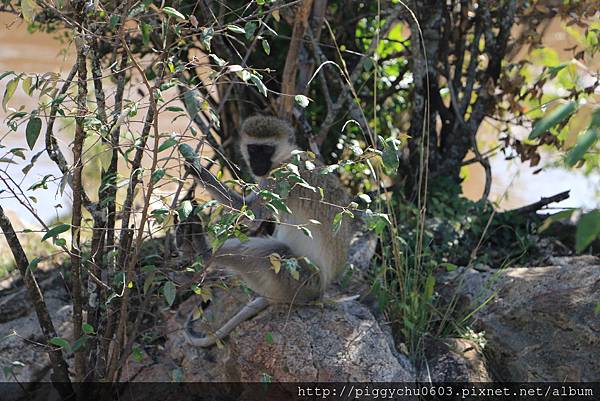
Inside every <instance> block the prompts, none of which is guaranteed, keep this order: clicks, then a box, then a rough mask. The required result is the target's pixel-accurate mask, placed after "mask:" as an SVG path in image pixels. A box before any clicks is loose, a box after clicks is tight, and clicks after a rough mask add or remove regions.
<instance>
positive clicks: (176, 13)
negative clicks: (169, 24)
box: [163, 7, 186, 20]
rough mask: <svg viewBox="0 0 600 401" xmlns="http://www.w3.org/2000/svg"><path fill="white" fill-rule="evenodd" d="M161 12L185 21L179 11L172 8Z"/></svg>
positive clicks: (165, 8)
mask: <svg viewBox="0 0 600 401" xmlns="http://www.w3.org/2000/svg"><path fill="white" fill-rule="evenodd" d="M163 11H164V13H165V14H167V15H170V16H171V17H175V18H178V19H180V20H185V19H186V18H185V16H184V15H183V14H182V13H180V12H179V11H177V10H175V9H174V8H173V7H164V8H163Z"/></svg>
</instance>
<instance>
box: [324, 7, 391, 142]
mask: <svg viewBox="0 0 600 401" xmlns="http://www.w3.org/2000/svg"><path fill="white" fill-rule="evenodd" d="M399 13H400V7H398V8H397V10H395V12H394V13H392V15H390V17H389V19H388V20H387V21H386V23H385V24H384V26H383V28H382V29H381V32H380V36H383V37H385V36H387V33H388V32H389V30H390V29H391V28H392V26H393V23H394V22H395V20H396V16H397V15H398V14H399ZM325 22H326V23H327V20H325ZM376 48H377V44H376V41H373V42H371V44H370V45H369V48H368V49H367V52H366V54H372V53H373V52H374V51H375V50H376ZM338 49H339V48H338ZM321 53H322V52H321ZM338 54H339V53H338ZM367 60H369V58H368V57H363V58H362V59H361V60H360V61H359V62H358V64H357V65H356V66H355V67H354V70H352V73H351V74H349V73H348V71H347V70H346V67H345V65H343V69H342V68H340V71H341V72H342V75H343V76H344V79H345V81H346V85H341V87H342V92H341V93H340V94H339V96H338V98H337V100H336V102H335V103H334V105H333V107H332V108H331V110H328V111H327V115H326V116H325V119H324V120H323V123H322V124H321V130H320V131H319V133H318V134H317V138H316V141H317V144H318V145H319V146H320V145H322V144H323V142H324V141H325V138H327V134H328V133H329V130H330V129H331V127H332V126H333V123H334V121H335V118H336V116H337V115H338V113H339V112H340V110H342V107H344V105H345V104H346V102H347V101H348V100H349V99H350V97H351V96H353V97H355V98H356V97H357V96H356V94H355V92H354V83H355V82H356V81H357V80H358V78H359V77H360V74H361V73H362V72H363V71H364V66H365V63H366V62H367ZM367 127H368V126H367Z"/></svg>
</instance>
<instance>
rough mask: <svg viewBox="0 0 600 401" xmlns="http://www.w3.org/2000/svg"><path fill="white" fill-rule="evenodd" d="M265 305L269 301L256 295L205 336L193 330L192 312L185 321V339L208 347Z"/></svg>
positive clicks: (192, 343)
mask: <svg viewBox="0 0 600 401" xmlns="http://www.w3.org/2000/svg"><path fill="white" fill-rule="evenodd" d="M267 306H269V301H267V300H266V298H263V297H258V298H256V299H255V300H253V301H252V302H249V303H247V304H246V305H245V306H244V307H243V308H242V310H241V311H239V312H238V313H237V314H236V315H235V316H233V317H232V318H231V319H229V321H228V322H227V323H225V324H224V325H223V327H221V328H220V329H219V330H217V331H215V332H214V333H212V334H210V335H207V336H203V335H201V334H198V333H196V332H195V331H194V328H193V327H192V323H193V321H194V319H193V313H190V315H189V316H188V319H187V321H186V323H185V330H184V334H185V339H186V341H187V342H188V343H189V344H191V345H194V346H196V347H210V346H212V345H214V344H215V343H216V342H217V339H218V340H222V339H223V338H225V337H227V336H228V335H229V333H231V331H232V330H233V329H235V328H236V327H237V326H238V325H239V324H240V323H242V322H244V321H246V320H248V319H250V318H251V317H254V316H255V315H256V314H258V313H259V312H260V311H262V310H263V309H265V308H266V307H267Z"/></svg>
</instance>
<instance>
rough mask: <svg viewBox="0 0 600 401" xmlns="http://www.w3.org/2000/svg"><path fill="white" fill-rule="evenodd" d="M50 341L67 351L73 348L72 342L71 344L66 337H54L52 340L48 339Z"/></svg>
mask: <svg viewBox="0 0 600 401" xmlns="http://www.w3.org/2000/svg"><path fill="white" fill-rule="evenodd" d="M48 342H49V343H50V344H52V345H56V346H57V347H60V348H64V349H65V350H67V351H69V350H70V349H71V344H69V342H68V341H67V340H65V339H64V338H60V337H53V338H51V339H50V340H48Z"/></svg>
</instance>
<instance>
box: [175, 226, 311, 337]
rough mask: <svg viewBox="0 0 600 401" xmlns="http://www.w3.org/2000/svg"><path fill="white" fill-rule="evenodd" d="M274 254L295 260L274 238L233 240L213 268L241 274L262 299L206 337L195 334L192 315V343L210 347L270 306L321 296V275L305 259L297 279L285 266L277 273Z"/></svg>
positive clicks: (212, 263)
mask: <svg viewBox="0 0 600 401" xmlns="http://www.w3.org/2000/svg"><path fill="white" fill-rule="evenodd" d="M274 254H277V255H279V257H281V259H290V258H294V256H293V254H292V252H291V250H290V249H289V247H288V246H287V245H286V244H284V243H282V242H280V241H277V240H275V239H273V238H257V237H252V238H250V240H248V241H245V242H241V241H239V240H237V239H231V240H228V241H226V242H225V244H223V246H222V247H221V248H219V250H218V251H216V252H215V254H214V255H213V257H212V258H211V260H210V263H209V265H210V266H215V267H218V268H225V269H228V270H231V271H233V272H235V273H237V274H239V275H240V276H241V277H242V279H243V280H244V281H245V283H246V285H248V287H250V288H251V289H252V290H253V291H255V292H256V293H258V294H259V295H261V296H260V297H259V298H257V299H255V300H254V301H252V302H250V303H248V304H247V305H246V306H244V307H243V308H242V310H241V311H240V312H238V313H237V314H236V315H235V316H234V317H232V318H231V319H230V320H229V321H228V322H227V323H225V325H223V327H221V328H220V329H218V330H217V331H216V332H215V333H213V334H212V335H208V336H205V337H202V336H201V335H198V334H197V333H194V331H193V330H192V321H193V319H192V315H191V314H190V316H189V317H188V320H187V323H186V327H185V334H186V339H187V341H188V343H190V344H192V345H195V346H199V347H209V346H211V345H213V344H215V343H216V341H217V339H223V338H224V337H226V336H227V335H228V334H229V333H230V332H231V331H232V330H233V329H235V328H236V327H237V326H238V325H239V324H240V323H242V322H244V321H245V320H247V319H249V318H251V317H253V316H255V315H256V314H257V313H258V312H260V311H261V310H263V309H265V308H266V307H267V306H268V305H269V304H270V303H278V302H306V301H308V300H312V299H315V298H318V297H319V296H320V284H319V283H320V281H319V275H318V272H315V271H312V269H310V267H309V266H308V265H307V263H306V262H305V261H304V260H302V259H299V260H298V263H297V276H296V275H294V274H292V273H291V272H290V271H288V269H287V268H286V267H284V266H280V269H279V272H275V269H274V268H273V266H272V262H271V257H272V256H273V255H274ZM281 263H282V264H283V263H284V262H283V261H282V262H281Z"/></svg>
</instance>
